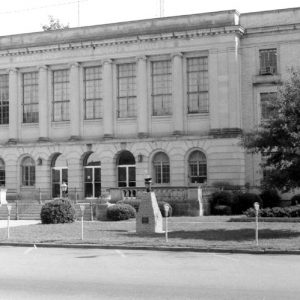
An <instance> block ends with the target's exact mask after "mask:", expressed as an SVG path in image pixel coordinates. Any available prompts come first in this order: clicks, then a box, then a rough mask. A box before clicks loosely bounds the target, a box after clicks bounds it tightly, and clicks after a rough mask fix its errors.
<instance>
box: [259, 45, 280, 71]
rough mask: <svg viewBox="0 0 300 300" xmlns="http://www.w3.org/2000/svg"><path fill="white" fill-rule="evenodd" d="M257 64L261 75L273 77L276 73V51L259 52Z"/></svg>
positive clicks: (264, 50)
mask: <svg viewBox="0 0 300 300" xmlns="http://www.w3.org/2000/svg"><path fill="white" fill-rule="evenodd" d="M259 62H260V71H259V73H260V74H261V75H273V74H276V73H277V50H276V49H263V50H259Z"/></svg>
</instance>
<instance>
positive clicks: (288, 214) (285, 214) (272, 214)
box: [244, 205, 300, 218]
mask: <svg viewBox="0 0 300 300" xmlns="http://www.w3.org/2000/svg"><path fill="white" fill-rule="evenodd" d="M244 215H246V216H247V217H255V209H254V208H249V209H247V210H246V211H245V212H244ZM258 216H259V217H262V218H265V217H267V218H298V217H300V205H296V206H288V207H273V208H269V207H268V208H263V209H260V210H259V211H258Z"/></svg>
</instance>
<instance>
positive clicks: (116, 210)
mask: <svg viewBox="0 0 300 300" xmlns="http://www.w3.org/2000/svg"><path fill="white" fill-rule="evenodd" d="M106 216H107V218H108V219H109V220H111V221H121V220H128V219H130V218H135V216H136V211H135V209H134V207H133V206H131V205H129V204H122V203H121V204H115V205H112V206H109V207H108V208H107V212H106Z"/></svg>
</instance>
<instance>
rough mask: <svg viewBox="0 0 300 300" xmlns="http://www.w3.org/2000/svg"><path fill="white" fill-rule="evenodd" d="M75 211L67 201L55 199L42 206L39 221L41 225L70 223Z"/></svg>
mask: <svg viewBox="0 0 300 300" xmlns="http://www.w3.org/2000/svg"><path fill="white" fill-rule="evenodd" d="M75 216H76V213H75V209H74V207H73V205H72V204H71V202H70V201H69V200H65V199H57V200H53V201H51V202H48V203H46V204H44V205H43V207H42V210H41V221H42V223H43V224H57V223H72V222H74V221H75Z"/></svg>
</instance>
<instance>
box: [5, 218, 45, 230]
mask: <svg viewBox="0 0 300 300" xmlns="http://www.w3.org/2000/svg"><path fill="white" fill-rule="evenodd" d="M39 223H41V221H40V220H10V221H9V227H16V226H25V225H34V224H39ZM5 227H7V220H0V228H5Z"/></svg>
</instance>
